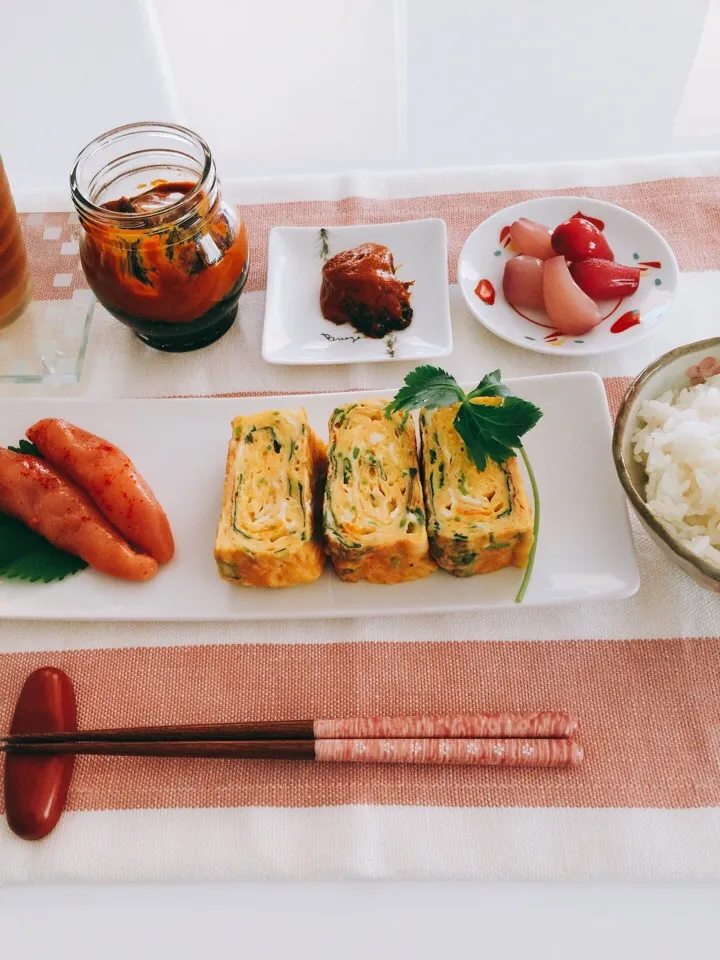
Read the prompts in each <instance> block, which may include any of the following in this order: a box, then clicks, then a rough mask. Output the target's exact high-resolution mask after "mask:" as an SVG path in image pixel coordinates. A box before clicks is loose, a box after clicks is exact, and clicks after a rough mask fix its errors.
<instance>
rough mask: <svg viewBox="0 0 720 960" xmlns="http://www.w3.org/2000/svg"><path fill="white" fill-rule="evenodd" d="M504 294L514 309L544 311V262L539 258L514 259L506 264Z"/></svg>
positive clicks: (523, 257)
mask: <svg viewBox="0 0 720 960" xmlns="http://www.w3.org/2000/svg"><path fill="white" fill-rule="evenodd" d="M503 293H504V294H505V299H506V300H507V302H508V303H509V304H511V305H512V306H513V307H525V308H527V307H530V308H532V309H539V310H542V309H543V308H544V306H545V301H544V299H543V261H542V260H540V259H539V258H538V257H526V256H521V257H513V259H512V260H508V261H507V263H506V264H505V272H504V274H503Z"/></svg>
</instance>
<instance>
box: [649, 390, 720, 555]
mask: <svg viewBox="0 0 720 960" xmlns="http://www.w3.org/2000/svg"><path fill="white" fill-rule="evenodd" d="M632 443H633V449H634V455H635V459H636V460H637V461H638V462H640V463H642V465H643V466H644V468H645V472H646V474H647V485H646V490H645V502H646V503H647V506H648V508H649V509H650V511H651V512H652V513H653V514H654V515H655V516H656V517H657V519H658V520H659V521H660V522H661V523H662V524H663V525H664V526H665V527H666V529H667V530H668V531H669V533H671V534H672V535H673V536H674V537H675V538H677V539H678V540H679V541H680V542H682V543H684V544H685V545H686V546H687V547H688V549H689V550H691V551H692V553H694V554H695V555H696V556H698V557H703V558H704V559H706V560H708V561H709V562H711V563H714V564H716V565H717V566H718V567H719V568H720V375H718V376H714V377H711V378H710V379H709V380H708V381H707V382H705V383H699V384H697V385H695V386H690V387H683V388H681V389H678V390H668V391H666V392H665V393H664V394H662V396H660V397H658V398H657V399H656V400H647V401H645V402H644V403H643V404H642V406H641V407H640V410H639V411H638V429H636V431H635V432H634V434H633V436H632Z"/></svg>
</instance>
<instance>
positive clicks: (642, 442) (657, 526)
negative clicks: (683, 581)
mask: <svg viewBox="0 0 720 960" xmlns="http://www.w3.org/2000/svg"><path fill="white" fill-rule="evenodd" d="M710 364H712V365H713V369H710V370H709V369H708V365H710ZM697 372H702V373H703V376H702V378H699V377H696V376H695V374H696V373H697ZM719 372H720V337H711V338H709V339H707V340H700V341H697V342H695V343H688V344H685V345H684V346H681V347H676V348H675V349H673V350H670V351H669V352H668V353H665V354H663V355H662V356H660V357H658V358H657V360H654V361H653V362H652V363H651V364H650V365H649V366H647V367H646V368H645V369H644V370H643V371H642V373H640V374H639V375H638V377H637V378H636V379H635V380H634V381H633V383H632V384H631V385H630V388H629V389H628V391H627V393H626V394H625V396H624V398H623V400H622V402H621V404H620V408H619V410H618V413H617V417H616V420H615V430H614V433H613V443H612V453H613V459H614V461H615V468H616V470H617V474H618V478H619V480H620V483H621V484H622V486H623V489H624V490H625V493H626V495H627V497H628V499H629V501H630V504H631V505H632V507H633V510H634V512H635V514H636V515H637V517H638V519H639V520H640V522H641V523H642V525H643V527H644V528H645V531H646V533H647V534H648V535H649V537H650V539H651V540H652V541H653V542H654V543H655V544H656V545H657V546H658V547H659V548H660V549H661V550H663V551H664V552H665V553H666V554H667V556H668V558H669V559H671V560H672V561H673V562H674V563H675V564H677V565H678V566H679V567H680V568H681V569H682V570H683V571H684V572H685V573H687V574H688V576H690V577H692V579H693V580H695V582H696V583H698V584H699V585H700V586H702V587H704V588H705V589H707V590H711V591H713V592H720V562H718V561H717V560H716V559H715V557H716V556H717V552H720V546H718V542H717V529H718V524H717V522H714V521H713V520H712V518H711V519H710V521H709V522H707V517H706V513H700V514H695V513H692V512H691V511H692V510H697V509H701V510H702V509H704V507H701V506H700V504H705V503H708V504H709V503H711V502H712V499H713V494H712V489H713V488H714V484H715V479H716V470H717V469H718V468H717V465H716V464H715V465H713V464H714V457H715V455H716V453H717V446H718V439H717V434H715V440H714V442H713V444H714V446H713V452H712V453H708V452H707V451H708V448H709V447H710V446H711V445H710V444H708V443H707V436H706V434H708V431H707V430H706V429H705V427H704V426H702V425H701V426H700V428H699V431H698V426H697V425H696V426H692V420H693V418H697V419H699V412H700V410H704V408H703V407H702V403H704V402H709V403H710V404H711V405H712V407H711V410H714V407H715V395H714V394H712V395H710V400H709V401H705V400H704V399H702V400H701V399H700V397H701V396H702V397H703V398H704V396H705V394H706V391H704V390H703V391H700V392H699V394H697V393H694V392H693V393H692V394H690V393H689V391H690V389H691V388H692V387H694V386H696V385H697V384H698V383H700V382H701V380H702V382H704V383H707V385H708V386H709V387H711V388H713V389H714V390H717V389H720V378H718V377H717V374H718V373H719ZM683 391H688V393H689V396H688V397H687V398H683V400H682V401H680V407H683V406H684V405H685V404H686V403H688V404H689V406H690V407H692V404H693V403H696V404H699V405H700V406H699V407H698V408H697V412H692V411H691V412H686V411H685V410H684V409H680V408H677V409H676V402H677V401H678V400H679V398H680V395H681V393H683ZM668 394H669V395H668ZM654 404H659V406H654ZM663 405H665V407H670V408H671V410H667V409H664V407H663ZM641 411H643V412H644V414H646V415H647V419H646V418H645V416H641ZM706 412H707V411H704V412H703V421H704V420H705V413H706ZM711 419H712V418H711ZM686 421H688V423H690V426H688V423H686ZM681 422H682V424H683V426H682V429H681V430H680V433H679V434H678V429H679V427H680V424H681ZM648 427H649V428H650V429H649V430H647V433H645V432H644V431H645V430H646V428H648ZM693 431H698V432H699V434H700V436H701V437H702V438H703V439H702V443H703V453H702V454H700V453H699V448H698V449H697V450H696V449H695V446H694V444H693V442H692V441H691V439H690V436H692V434H693ZM653 432H655V433H656V434H657V436H656V437H654V438H652V439H651V437H650V434H652V433H653ZM686 433H687V434H689V435H690V436H685V434H686ZM638 445H639V446H638ZM678 445H679V446H678ZM683 445H687V446H688V449H687V450H686V451H685V452H684V453H682V452H681V451H682V450H683V449H684V447H683ZM651 455H652V457H653V459H651ZM702 457H706V458H708V463H703V465H702V466H700V462H701V459H700V458H702ZM654 458H657V460H655V459H654ZM686 461H687V464H692V466H685V467H681V466H680V464H681V463H683V464H685V463H686ZM648 466H649V469H650V473H651V474H652V475H653V478H656V479H657V486H653V483H652V481H651V482H650V486H648V481H649V479H650V478H649V474H648V473H647V472H646V467H648ZM695 467H697V469H699V471H700V473H699V475H698V476H697V477H693V478H692V482H690V481H689V478H688V477H687V476H685V473H684V470H685V469H687V470H690V471H691V470H693V469H694V468H695ZM661 474H662V475H663V476H664V475H665V474H667V476H666V477H665V478H664V479H663V478H662V476H661ZM695 482H696V483H697V486H698V487H699V488H700V490H702V491H703V493H702V494H700V493H699V491H696V490H695V489H694V487H693V486H692V485H693V483H695ZM684 484H687V487H684ZM691 488H692V490H691ZM696 493H698V498H697V499H696V498H695V494H696ZM686 494H689V496H690V500H689V501H688V502H687V503H686V502H685V497H686ZM702 496H704V497H705V500H702V499H701V498H702ZM715 502H716V503H717V500H716V501H715ZM650 503H652V505H653V506H652V508H651V506H650V505H649V504H650ZM716 509H717V508H716ZM703 537H707V540H705V541H703V539H702V538H703ZM711 557H712V559H710V558H711Z"/></svg>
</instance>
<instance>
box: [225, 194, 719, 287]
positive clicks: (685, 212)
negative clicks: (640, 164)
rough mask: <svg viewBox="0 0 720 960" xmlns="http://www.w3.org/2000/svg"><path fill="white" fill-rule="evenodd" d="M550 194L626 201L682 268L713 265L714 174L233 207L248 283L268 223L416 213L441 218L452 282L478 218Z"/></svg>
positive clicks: (331, 222)
mask: <svg viewBox="0 0 720 960" xmlns="http://www.w3.org/2000/svg"><path fill="white" fill-rule="evenodd" d="M549 196H583V197H594V198H596V199H598V200H607V201H609V202H610V203H616V204H618V205H619V206H621V207H626V208H627V209H628V210H631V211H632V212H633V213H636V214H638V215H639V216H641V217H643V218H644V219H645V220H648V221H649V223H651V224H652V225H653V226H654V227H655V228H656V229H657V230H659V231H660V233H662V234H663V236H664V237H665V239H666V240H667V241H668V243H669V244H670V246H671V247H672V248H673V250H674V252H675V255H676V257H677V258H678V261H679V263H680V268H681V269H682V270H717V269H720V231H719V230H718V210H719V209H720V178H717V177H697V178H687V177H682V178H676V179H672V180H651V181H648V182H646V183H632V184H626V185H623V186H613V187H568V188H566V189H562V190H560V189H558V190H502V191H497V192H494V193H460V194H444V195H441V196H430V197H406V198H400V199H391V200H383V199H376V198H372V199H371V198H365V197H347V198H345V199H343V200H312V201H299V202H295V203H269V204H268V203H262V204H247V205H245V206H243V207H241V208H240V210H241V213H242V216H243V217H244V218H245V220H246V222H247V225H248V231H249V234H250V248H251V260H250V274H249V276H248V283H247V289H248V290H263V289H264V288H265V285H266V280H267V241H268V234H269V232H270V230H271V229H272V228H273V227H279V226H300V227H308V226H316V227H333V226H344V225H347V224H355V223H388V222H392V221H394V220H417V219H421V218H423V217H441V218H442V219H443V220H444V221H445V222H446V224H447V228H448V260H449V267H450V282H451V283H455V282H456V279H457V278H456V266H457V260H458V257H459V255H460V250H461V249H462V245H463V244H464V243H465V240H466V239H467V237H468V235H469V234H470V233H471V232H472V231H473V230H474V229H475V227H476V226H477V225H478V224H479V223H481V222H482V221H483V220H485V219H486V218H487V217H489V216H491V215H492V214H493V213H497V211H498V210H502V208H503V207H506V206H508V205H510V204H513V203H519V202H520V201H521V200H529V199H532V198H535V197H549Z"/></svg>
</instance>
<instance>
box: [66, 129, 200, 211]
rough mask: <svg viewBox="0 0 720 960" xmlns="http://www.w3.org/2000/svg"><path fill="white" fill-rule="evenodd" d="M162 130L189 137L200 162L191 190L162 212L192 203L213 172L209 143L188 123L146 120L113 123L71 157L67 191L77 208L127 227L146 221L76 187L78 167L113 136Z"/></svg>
mask: <svg viewBox="0 0 720 960" xmlns="http://www.w3.org/2000/svg"><path fill="white" fill-rule="evenodd" d="M163 132H164V133H167V134H174V135H175V136H179V137H183V138H185V139H186V140H189V141H190V142H191V143H192V144H193V145H194V146H196V147H197V148H198V149H199V150H200V151H201V153H202V163H203V167H202V172H201V174H200V177H199V178H198V181H197V183H195V185H194V186H193V188H192V190H189V191H188V192H187V193H186V194H185V195H184V196H183V197H181V198H180V199H178V200H175V201H173V203H170V204H168V205H167V206H165V207H163V211H162V212H163V215H172V213H173V211H174V210H175V209H176V208H177V209H180V208H183V209H187V208H188V205H192V204H193V202H194V201H195V200H197V199H199V195H200V193H201V191H202V190H203V189H204V188H206V187H207V185H208V184H209V182H210V181H211V180H212V179H213V177H214V173H215V163H214V161H213V158H212V154H211V153H210V147H209V146H208V145H207V143H206V142H205V140H203V138H202V137H201V136H200V135H199V134H197V133H195V132H194V131H193V130H190V129H189V128H188V127H183V126H181V125H180V124H178V123H166V122H163V121H152V120H147V121H142V122H139V123H126V124H123V125H122V126H120V127H113V129H112V130H106V131H105V132H104V133H101V134H100V135H99V136H97V137H95V139H94V140H91V141H90V143H88V144H87V145H86V146H85V147H83V149H82V150H81V151H80V153H79V154H78V155H77V157H76V158H75V162H74V163H73V166H72V170H71V171H70V194H71V197H72V201H73V203H74V204H75V207H76V208H77V210H78V211H82V212H83V213H85V214H87V215H89V216H91V217H93V218H95V219H100V220H104V221H106V222H109V221H112V222H115V223H122V224H124V225H126V226H128V227H132V226H134V225H142V224H146V223H147V219H148V216H147V214H146V213H123V212H120V211H116V210H108V209H107V208H106V207H103V206H100V205H99V204H96V203H93V201H92V200H91V199H90V198H89V197H88V196H86V195H85V193H84V192H83V191H82V190H81V189H80V186H79V183H78V171H79V170H80V169H81V168H82V166H83V165H84V164H85V163H87V162H88V161H89V160H90V159H91V158H92V157H93V156H94V155H95V154H96V153H97V152H98V151H99V150H101V149H103V148H104V147H106V146H107V145H108V144H109V143H111V142H112V141H114V140H122V139H123V138H125V137H130V136H133V135H137V134H143V133H163Z"/></svg>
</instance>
